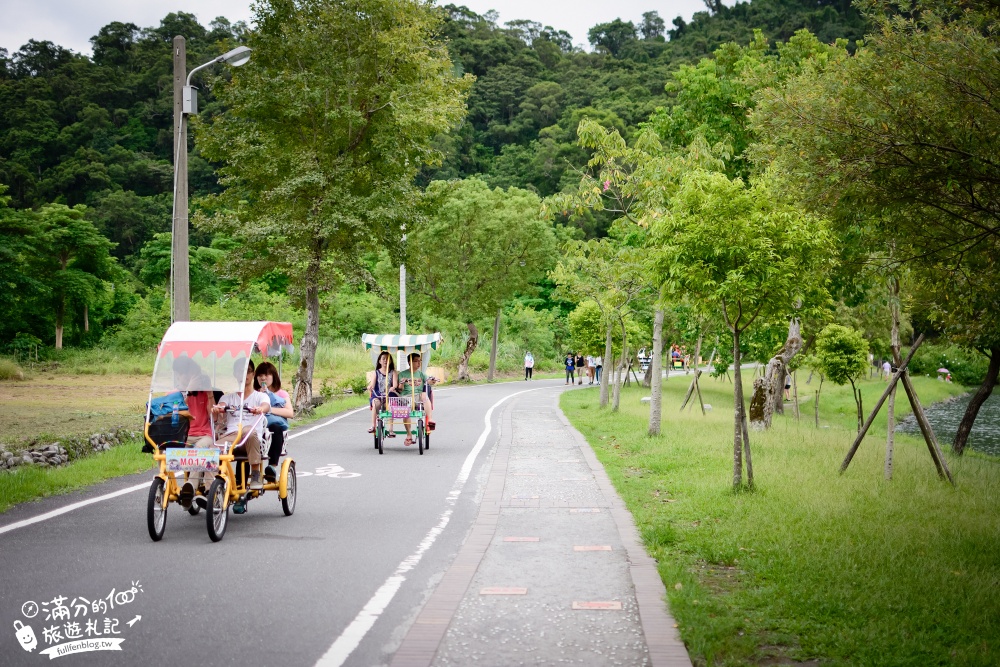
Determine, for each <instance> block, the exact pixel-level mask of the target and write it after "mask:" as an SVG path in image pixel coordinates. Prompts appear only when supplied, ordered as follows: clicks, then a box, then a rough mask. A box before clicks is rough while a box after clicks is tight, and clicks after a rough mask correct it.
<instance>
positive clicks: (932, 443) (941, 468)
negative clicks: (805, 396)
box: [840, 334, 955, 484]
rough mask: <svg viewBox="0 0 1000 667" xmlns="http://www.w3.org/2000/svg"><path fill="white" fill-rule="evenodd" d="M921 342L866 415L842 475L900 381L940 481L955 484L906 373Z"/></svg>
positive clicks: (849, 452)
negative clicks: (944, 480)
mask: <svg viewBox="0 0 1000 667" xmlns="http://www.w3.org/2000/svg"><path fill="white" fill-rule="evenodd" d="M923 342H924V335H923V334H920V336H918V337H917V340H916V341H915V342H914V343H913V347H912V348H910V353H909V354H908V355H907V356H906V360H905V361H903V363H902V364H900V365H899V367H898V368H897V369H896V373H895V374H894V375H893V376H892V380H891V381H890V382H889V386H888V387H886V388H885V391H884V392H882V397H881V398H879V400H878V403H876V404H875V408H874V409H873V410H872V412H871V414H870V415H868V419H867V420H865V424H864V426H862V427H861V431H859V432H858V436H857V438H855V439H854V444H852V445H851V449H850V451H848V452H847V456H846V457H844V462H843V463H841V464H840V472H842V473H843V472H844V471H845V470H847V466H849V465H850V464H851V459H853V458H854V455H855V454H856V453H857V451H858V448H859V447H860V446H861V441H862V440H863V439H864V437H865V434H866V433H868V429H869V428H871V425H872V422H874V421H875V417H876V416H877V415H878V413H879V411H880V410H881V409H882V406H883V405H884V404H885V401H886V399H888V398H889V394H891V393H892V390H893V388H894V387H895V386H896V383H897V382H899V381H900V380H902V381H903V388H904V389H906V396H907V398H909V399H910V405H911V406H912V407H913V414H914V416H915V417H916V418H917V423H918V424H919V425H920V430H921V432H922V433H923V435H924V440H925V441H926V442H927V448H928V450H930V453H931V459H933V461H934V465H935V467H936V468H937V471H938V475H939V476H940V477H941V478H942V479H947V480H948V481H949V482H951V483H952V484H954V483H955V480H953V479H952V477H951V471H950V470H948V466H947V464H946V463H945V461H944V456H943V455H942V454H941V450H940V448H939V447H938V444H937V440H936V439H935V437H934V430H933V429H932V428H931V425H930V422H928V421H927V417H926V415H924V410H923V408H922V407H921V406H920V400H919V399H918V398H917V393H916V391H914V389H913V384H912V383H911V382H910V378H909V376H908V375H907V372H906V367H907V366H908V365H909V363H910V360H911V359H913V355H914V354H915V353H916V351H917V349H918V348H919V347H920V345H921V343H923Z"/></svg>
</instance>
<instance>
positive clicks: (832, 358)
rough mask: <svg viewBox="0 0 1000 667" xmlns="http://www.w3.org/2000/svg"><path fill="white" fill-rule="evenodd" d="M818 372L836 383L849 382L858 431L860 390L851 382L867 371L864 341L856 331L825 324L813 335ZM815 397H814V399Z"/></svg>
mask: <svg viewBox="0 0 1000 667" xmlns="http://www.w3.org/2000/svg"><path fill="white" fill-rule="evenodd" d="M816 357H817V359H818V368H819V371H820V372H821V373H822V374H823V375H824V376H826V377H827V378H828V379H829V380H830V381H831V382H833V383H834V384H836V385H845V384H847V383H848V382H850V383H851V394H852V395H853V396H854V404H855V405H856V406H857V409H858V431H859V432H860V431H861V424H862V423H863V422H864V415H863V414H862V406H861V390H860V389H858V387H857V385H856V384H855V382H856V381H857V380H859V379H860V378H862V377H863V376H864V375H865V373H867V372H868V341H866V340H865V338H864V336H862V335H861V332H860V331H857V330H855V329H849V328H847V327H843V326H840V325H839V324H828V325H827V326H826V327H824V329H823V330H822V331H821V332H820V333H819V336H817V337H816ZM817 400H818V398H817Z"/></svg>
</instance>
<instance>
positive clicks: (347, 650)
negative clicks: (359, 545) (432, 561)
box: [316, 387, 551, 667]
mask: <svg viewBox="0 0 1000 667" xmlns="http://www.w3.org/2000/svg"><path fill="white" fill-rule="evenodd" d="M539 389H551V387H537V388H535V389H524V390H523V391H518V392H514V393H513V394H508V395H506V396H504V397H503V398H501V399H500V400H499V401H497V402H496V403H494V404H493V405H491V406H490V409H489V410H487V411H486V416H485V417H484V418H483V420H484V421H485V422H486V425H485V428H484V429H483V432H482V433H481V434H480V435H479V439H478V440H476V444H475V446H474V447H473V448H472V451H470V452H469V455H468V456H466V457H465V463H463V464H462V469H461V470H459V472H458V477H457V478H456V479H455V485H454V486H453V487H452V490H451V492H450V493H449V494H448V498H447V501H448V504H450V505H454V504H455V501H456V500H457V499H458V496H459V495H460V494H461V493H462V487H464V486H465V482H466V481H467V480H468V479H469V474H470V473H471V472H472V466H473V465H474V464H475V462H476V457H477V456H478V455H479V452H480V451H481V450H482V448H483V445H485V444H486V438H488V437H489V435H490V433H491V432H492V431H493V424H492V422H491V421H490V420H491V419H492V417H493V411H494V410H495V409H496V408H497V407H498V406H499V405H500V404H501V403H503V402H504V401H506V400H507V399H509V398H513V397H515V396H518V395H520V394H526V393H528V392H529V391H538V390H539ZM451 513H452V510H450V509H448V510H445V511H444V512H443V513H442V514H441V516H440V518H439V520H438V523H437V525H435V526H434V527H433V528H431V529H430V531H429V532H428V533H427V535H425V536H424V539H423V540H421V542H420V544H419V545H418V546H417V550H416V551H414V552H413V553H412V554H410V555H409V556H407V557H406V558H404V559H403V561H402V562H401V563H400V564H399V566H398V567H397V568H396V570H395V571H394V572H393V573H392V574H391V575H389V578H388V579H386V580H385V582H383V584H382V585H381V586H379V587H378V590H376V591H375V594H374V595H373V596H372V597H371V599H370V600H368V602H367V604H365V606H364V607H362V609H361V611H359V612H358V615H357V616H355V617H354V620H353V621H351V622H350V624H349V625H348V626H347V627H346V628H344V631H343V632H341V633H340V636H339V637H337V639H335V640H334V642H333V644H331V645H330V648H328V649H327V650H326V653H324V654H323V656H322V657H321V658H320V659H319V660H317V661H316V667H341V665H343V664H344V663H345V662H347V658H349V657H350V655H351V653H353V652H354V649H356V648H357V647H358V646H359V645H360V644H361V640H362V639H364V638H365V635H366V634H368V631H369V630H371V629H372V627H373V626H374V625H375V621H377V620H378V619H379V616H381V615H382V614H383V613H384V612H385V610H386V609H387V608H388V606H389V603H390V602H392V598H394V597H395V596H396V593H397V592H398V591H399V589H400V587H401V586H402V585H403V582H404V581H406V577H404V576H403V575H404V574H405V573H406V572H409V571H410V570H412V569H413V568H414V567H416V565H417V563H419V562H420V559H421V558H422V557H423V555H424V553H425V552H426V551H427V550H428V549H430V548H431V546H432V545H433V544H434V541H435V540H437V538H438V536H439V535H440V534H441V533H442V532H444V529H445V527H446V526H447V525H448V522H449V521H450V520H451Z"/></svg>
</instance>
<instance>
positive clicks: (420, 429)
mask: <svg viewBox="0 0 1000 667" xmlns="http://www.w3.org/2000/svg"><path fill="white" fill-rule="evenodd" d="M425 435H426V433H425V432H424V422H423V420H421V421H418V422H417V449H419V450H420V455H421V456H423V455H424V436H425Z"/></svg>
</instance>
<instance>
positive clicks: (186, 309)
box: [170, 35, 191, 322]
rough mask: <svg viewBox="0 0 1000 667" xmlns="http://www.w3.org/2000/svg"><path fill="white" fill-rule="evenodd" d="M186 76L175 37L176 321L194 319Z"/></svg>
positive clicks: (183, 47) (183, 46)
mask: <svg viewBox="0 0 1000 667" xmlns="http://www.w3.org/2000/svg"><path fill="white" fill-rule="evenodd" d="M186 76H187V42H186V40H185V39H184V38H183V37H182V36H180V35H178V36H177V37H174V215H173V227H172V228H171V229H172V244H171V258H172V262H171V267H170V285H171V288H170V309H171V310H170V314H171V318H170V319H171V321H173V322H187V321H188V320H190V319H191V288H190V283H189V280H190V274H189V269H188V164H187V162H188V155H187V116H186V115H185V113H184V107H183V96H184V85H185V83H186V79H185V77H186Z"/></svg>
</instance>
